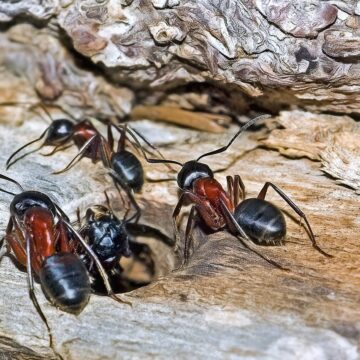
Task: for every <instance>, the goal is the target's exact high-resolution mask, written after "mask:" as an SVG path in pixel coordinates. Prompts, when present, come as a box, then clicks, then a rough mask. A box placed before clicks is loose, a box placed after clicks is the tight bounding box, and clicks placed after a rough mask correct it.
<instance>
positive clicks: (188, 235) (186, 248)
mask: <svg viewBox="0 0 360 360" xmlns="http://www.w3.org/2000/svg"><path fill="white" fill-rule="evenodd" d="M195 216H196V207H195V206H192V207H191V210H190V214H189V218H188V222H187V224H186V230H185V243H184V261H183V264H182V266H185V265H187V263H188V261H189V251H190V245H191V241H192V231H193V226H194V223H195Z"/></svg>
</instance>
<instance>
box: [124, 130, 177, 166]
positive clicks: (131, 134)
mask: <svg viewBox="0 0 360 360" xmlns="http://www.w3.org/2000/svg"><path fill="white" fill-rule="evenodd" d="M127 132H128V134H129V135H130V136H131V137H132V138H133V139H134V141H135V144H136V145H137V146H138V147H139V149H140V151H141V152H142V154H143V156H144V158H145V160H146V161H148V162H150V161H149V159H148V157H147V155H146V153H148V154H150V155H153V153H151V152H150V151H149V150H147V149H146V148H144V147H143V146H142V145H141V144H140V142H139V140H138V138H137V137H139V138H140V139H141V140H142V141H144V143H145V144H146V145H148V146H149V147H150V148H151V149H153V150H154V151H155V152H156V153H157V154H158V156H159V157H160V159H162V160H165V159H164V155H163V154H162V153H161V152H160V150H158V149H157V148H156V147H155V146H154V145H153V144H151V142H150V141H149V140H147V139H146V138H145V137H144V135H142V134H140V133H139V132H138V131H137V130H135V129H133V128H131V127H130V126H128V127H127ZM128 139H129V138H128ZM129 141H130V142H131V140H130V139H129ZM135 144H134V145H135ZM164 164H165V165H166V166H167V168H168V169H169V170H171V171H174V169H173V168H172V167H171V165H169V164H166V163H164Z"/></svg>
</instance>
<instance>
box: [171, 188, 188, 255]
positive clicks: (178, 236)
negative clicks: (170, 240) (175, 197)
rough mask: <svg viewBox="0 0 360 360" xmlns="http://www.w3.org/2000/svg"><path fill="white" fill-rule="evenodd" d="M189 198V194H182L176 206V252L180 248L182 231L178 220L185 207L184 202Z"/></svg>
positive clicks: (174, 222) (173, 220) (174, 217)
mask: <svg viewBox="0 0 360 360" xmlns="http://www.w3.org/2000/svg"><path fill="white" fill-rule="evenodd" d="M186 198H187V194H186V193H182V194H181V196H180V199H179V201H178V203H177V204H176V207H175V209H174V211H173V214H172V223H173V230H174V235H175V249H174V251H177V249H178V248H179V243H180V231H179V228H178V225H177V218H178V216H179V214H180V211H181V208H182V207H183V205H184V202H185V200H186Z"/></svg>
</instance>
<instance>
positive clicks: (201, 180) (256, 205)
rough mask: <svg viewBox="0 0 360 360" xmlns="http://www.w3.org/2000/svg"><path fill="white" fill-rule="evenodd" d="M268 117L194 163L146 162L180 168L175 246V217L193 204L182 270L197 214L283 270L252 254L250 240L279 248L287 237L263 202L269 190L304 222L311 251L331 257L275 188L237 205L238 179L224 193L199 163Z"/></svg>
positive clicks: (240, 194)
mask: <svg viewBox="0 0 360 360" xmlns="http://www.w3.org/2000/svg"><path fill="white" fill-rule="evenodd" d="M269 117H270V116H269V115H261V116H258V117H256V118H254V119H252V120H250V121H248V122H247V123H246V124H245V125H243V126H242V127H241V128H240V129H239V130H238V132H237V133H236V134H235V135H234V136H233V137H232V138H231V139H230V141H229V142H228V144H227V145H226V146H223V147H221V148H219V149H216V150H213V151H210V152H208V153H205V154H203V155H201V156H199V157H198V158H197V159H196V160H192V161H188V162H186V163H184V164H182V163H180V162H178V161H175V160H167V159H148V158H147V161H148V162H150V163H162V162H167V163H171V164H176V165H179V166H181V170H180V172H179V173H178V176H177V183H178V186H179V188H180V190H181V195H180V199H179V201H178V203H177V205H176V207H175V209H174V212H173V216H172V217H173V226H174V232H175V238H176V243H178V240H179V229H178V226H177V217H178V215H179V214H180V211H181V208H182V206H183V205H184V204H185V203H186V202H190V203H192V204H193V206H192V208H191V210H190V215H189V218H188V222H187V226H186V230H185V245H184V262H183V264H182V266H184V265H185V264H186V263H187V262H188V259H189V245H190V238H191V232H192V228H193V223H194V220H195V216H196V213H198V214H199V215H200V217H201V218H202V219H203V221H204V222H205V224H206V225H207V226H208V227H209V228H210V229H212V230H214V231H217V230H220V229H222V228H224V227H225V226H227V227H228V229H229V230H230V231H231V232H232V233H234V234H236V235H237V237H238V239H239V240H240V241H241V242H242V243H243V244H244V245H245V246H246V247H247V248H249V249H250V250H251V251H253V252H255V253H256V254H257V255H259V256H260V257H262V258H263V259H265V260H266V261H268V262H269V263H271V264H272V265H274V266H276V267H278V268H281V269H284V268H283V267H282V266H280V265H279V264H277V263H276V262H274V261H273V260H271V259H269V258H268V257H267V256H265V255H263V254H260V253H259V252H258V251H257V250H255V248H254V246H253V243H252V242H251V240H253V241H254V242H256V243H258V244H275V245H280V244H281V243H282V241H283V239H284V237H285V234H286V223H285V219H284V216H283V214H282V212H281V211H280V210H279V209H278V208H277V207H276V206H275V205H273V204H271V203H270V202H268V201H266V200H265V195H266V191H267V189H268V187H269V186H271V187H272V188H273V189H274V190H275V191H276V192H277V193H278V194H279V195H280V196H281V197H282V198H283V199H284V200H285V201H286V202H287V203H288V204H289V205H290V206H291V207H292V209H293V210H294V211H295V212H296V213H297V214H298V215H299V216H300V217H301V218H302V219H304V221H305V224H306V226H307V230H308V232H309V236H310V240H311V242H312V245H313V247H314V248H315V249H316V250H317V251H319V252H320V253H321V254H323V255H325V256H328V257H331V255H329V254H327V253H326V252H324V251H323V250H322V249H321V248H320V247H319V246H318V245H317V243H316V240H315V236H314V234H313V231H312V229H311V227H310V224H309V222H308V220H307V218H306V216H305V214H304V213H303V212H302V211H301V210H300V209H299V207H298V206H297V205H296V204H295V203H294V202H293V201H292V200H291V199H290V198H289V197H288V196H287V195H286V194H285V193H284V192H283V191H282V190H280V189H279V188H278V187H277V186H275V185H274V184H272V183H269V182H267V183H266V184H265V185H264V187H263V189H262V190H261V191H260V193H259V196H258V198H256V199H247V200H244V201H242V202H240V203H239V200H240V198H241V199H243V198H245V186H244V184H243V182H242V180H241V178H240V176H238V175H236V176H234V177H230V176H228V177H227V184H228V189H227V192H226V191H225V190H224V189H223V187H222V186H221V184H220V183H219V182H218V181H217V180H216V179H215V178H214V173H213V171H212V170H211V169H210V167H209V166H208V165H206V164H204V163H201V162H200V160H201V159H203V158H204V157H206V156H210V155H215V154H220V153H222V152H224V151H226V150H227V149H228V148H229V147H230V145H231V144H232V143H233V142H234V141H235V139H236V138H237V137H238V136H239V135H240V134H241V133H242V132H243V131H245V130H246V129H247V128H249V127H250V126H251V125H253V124H254V123H255V122H257V121H259V120H262V119H266V118H269Z"/></svg>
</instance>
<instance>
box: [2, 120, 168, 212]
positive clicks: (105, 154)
mask: <svg viewBox="0 0 360 360" xmlns="http://www.w3.org/2000/svg"><path fill="white" fill-rule="evenodd" d="M48 116H50V114H49V113H48ZM112 128H115V129H116V130H117V131H118V132H119V134H120V138H119V141H118V145H117V149H116V151H114V138H113V133H112ZM127 134H129V135H130V137H131V139H132V140H131V139H130V138H129V136H128V135H127ZM138 138H140V139H141V140H143V141H144V142H145V143H146V144H147V145H148V146H150V147H151V148H152V149H153V150H155V151H157V149H156V148H155V147H154V146H153V145H152V144H151V143H149V142H148V141H147V140H146V139H145V138H144V137H143V136H142V135H141V134H140V133H138V132H137V131H136V130H134V129H131V128H130V127H128V126H127V125H124V126H120V125H115V124H113V123H112V122H108V123H107V139H105V138H104V136H103V135H102V134H101V133H100V132H99V131H98V130H97V129H96V128H95V127H94V125H93V124H92V123H91V122H90V121H89V120H83V121H81V122H79V123H78V124H74V123H73V122H71V121H70V120H68V119H57V120H53V121H52V123H51V124H50V126H49V127H48V128H47V129H46V130H45V131H44V132H43V133H42V134H41V135H40V137H39V138H37V139H35V140H32V141H30V142H29V143H27V144H25V145H23V146H21V147H20V148H19V149H17V150H16V151H15V152H14V153H13V154H12V155H11V156H10V157H9V159H8V160H7V162H6V165H7V169H8V168H9V167H10V166H12V165H13V164H14V163H16V162H17V161H18V160H19V159H21V158H23V157H24V156H26V155H27V154H25V155H23V156H21V157H19V158H17V159H15V160H13V159H14V157H15V156H16V155H17V154H18V153H19V152H20V151H22V150H23V149H25V148H26V147H28V146H29V145H31V144H34V143H36V142H38V141H41V140H44V141H43V143H42V144H41V146H40V147H39V148H38V149H36V150H39V149H40V148H42V147H43V146H45V145H52V146H54V150H53V151H52V152H50V153H49V154H47V155H52V154H54V153H55V152H57V151H59V150H63V149H65V148H67V147H68V146H69V145H68V144H69V142H70V141H71V140H72V141H74V143H75V145H76V146H77V147H78V148H79V149H80V150H79V153H78V154H77V155H76V156H75V157H74V159H73V160H72V161H71V162H70V163H69V164H68V165H67V166H66V167H65V168H64V169H62V170H59V171H56V172H54V174H60V173H63V172H65V171H67V170H69V169H70V168H71V167H72V166H74V165H75V164H76V163H77V162H78V161H80V160H81V158H82V157H84V156H85V157H89V158H90V159H91V160H92V161H93V162H94V163H95V162H97V161H102V162H103V164H104V166H105V167H106V168H107V169H109V173H110V175H111V177H112V178H113V180H114V183H115V186H116V187H117V189H118V191H119V192H120V189H119V186H120V187H121V188H122V189H123V190H124V191H125V192H126V194H127V195H128V198H129V199H130V201H131V203H132V205H133V206H134V208H135V214H134V215H133V219H138V218H139V217H140V207H139V206H138V204H137V202H136V200H135V198H134V196H133V191H134V192H139V191H140V190H141V188H142V186H143V184H144V170H143V166H142V164H141V162H140V161H139V159H138V158H137V157H136V156H135V155H134V154H133V153H131V152H129V151H127V150H125V142H126V140H128V141H129V142H130V143H131V144H132V145H133V146H135V147H136V148H139V149H140V150H141V152H142V153H143V155H145V156H146V153H145V151H148V150H145V149H144V148H143V147H142V145H141V144H140V142H139V140H138ZM36 150H34V151H36ZM157 152H158V151H157ZM158 154H159V156H162V155H161V154H160V152H158Z"/></svg>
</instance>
